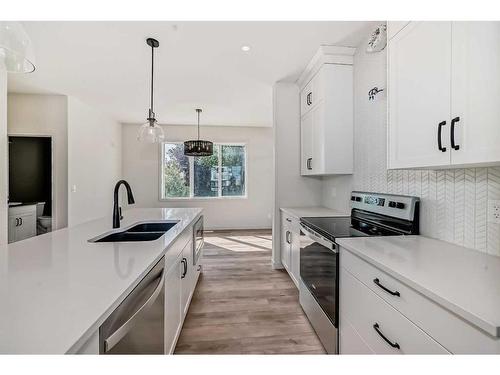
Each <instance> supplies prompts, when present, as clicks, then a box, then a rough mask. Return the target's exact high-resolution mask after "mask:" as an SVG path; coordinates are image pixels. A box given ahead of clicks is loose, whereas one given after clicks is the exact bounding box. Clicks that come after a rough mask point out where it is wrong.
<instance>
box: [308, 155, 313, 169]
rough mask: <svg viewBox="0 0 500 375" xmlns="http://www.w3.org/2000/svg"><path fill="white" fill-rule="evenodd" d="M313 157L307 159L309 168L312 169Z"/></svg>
mask: <svg viewBox="0 0 500 375" xmlns="http://www.w3.org/2000/svg"><path fill="white" fill-rule="evenodd" d="M312 160H313V159H312V158H309V159H307V169H308V170H311V169H312Z"/></svg>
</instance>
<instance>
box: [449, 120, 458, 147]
mask: <svg viewBox="0 0 500 375" xmlns="http://www.w3.org/2000/svg"><path fill="white" fill-rule="evenodd" d="M459 121H460V117H455V118H454V119H453V120H451V129H450V137H451V139H450V140H451V142H450V143H451V148H452V149H454V150H459V149H460V146H459V145H456V144H455V124H456V123H457V122H459Z"/></svg>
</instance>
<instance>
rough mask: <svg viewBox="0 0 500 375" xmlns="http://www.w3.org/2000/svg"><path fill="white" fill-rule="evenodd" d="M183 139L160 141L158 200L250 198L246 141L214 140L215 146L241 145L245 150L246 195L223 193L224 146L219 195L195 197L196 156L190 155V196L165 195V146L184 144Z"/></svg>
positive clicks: (220, 153) (220, 166) (220, 163)
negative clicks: (170, 196) (169, 196)
mask: <svg viewBox="0 0 500 375" xmlns="http://www.w3.org/2000/svg"><path fill="white" fill-rule="evenodd" d="M183 143H184V142H182V141H164V142H160V144H159V147H158V154H159V160H158V177H159V178H158V180H159V184H158V200H159V201H160V202H167V201H168V202H172V201H203V200H208V201H213V200H225V199H229V200H238V199H248V147H247V143H246V142H214V147H215V146H241V147H243V149H244V152H245V195H224V196H223V195H222V173H220V171H222V147H221V148H220V152H219V164H218V167H219V178H218V181H217V182H218V191H217V196H214V197H195V196H193V195H192V194H194V158H195V157H194V156H188V160H189V197H172V198H168V197H163V188H164V186H165V185H164V174H163V161H164V159H163V154H164V147H165V145H166V144H183Z"/></svg>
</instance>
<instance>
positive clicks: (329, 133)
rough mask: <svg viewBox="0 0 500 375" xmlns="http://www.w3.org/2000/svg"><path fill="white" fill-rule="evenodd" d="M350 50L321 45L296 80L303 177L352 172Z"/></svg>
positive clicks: (352, 50)
mask: <svg viewBox="0 0 500 375" xmlns="http://www.w3.org/2000/svg"><path fill="white" fill-rule="evenodd" d="M354 51H355V50H354V49H353V48H348V47H331V46H322V47H321V48H320V49H319V51H318V53H317V54H316V55H315V56H314V58H313V59H312V60H311V62H310V63H309V65H308V67H307V68H306V70H305V71H304V73H303V74H302V75H301V77H300V78H299V80H298V84H299V86H300V87H301V92H300V103H301V104H300V106H301V175H303V176H307V175H312V176H321V175H331V174H351V173H352V171H353V66H352V64H353V55H354Z"/></svg>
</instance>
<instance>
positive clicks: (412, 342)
mask: <svg viewBox="0 0 500 375" xmlns="http://www.w3.org/2000/svg"><path fill="white" fill-rule="evenodd" d="M340 265H341V267H340V302H339V308H340V321H339V326H340V353H341V354H358V353H359V354H360V352H363V351H364V350H366V347H367V348H368V349H369V350H370V351H372V352H374V353H413V354H417V353H422V354H423V353H429V354H430V353H453V354H498V353H500V340H499V339H498V338H496V337H492V336H490V335H488V334H487V333H485V332H484V331H482V330H480V329H478V328H477V327H475V326H473V325H471V324H470V323H468V322H466V321H465V320H463V319H461V318H459V317H458V316H457V315H455V314H453V313H452V312H450V311H449V310H447V309H445V308H443V307H441V306H440V305H439V304H437V303H436V302H434V301H432V300H430V299H429V298H427V297H426V296H424V295H423V294H421V293H419V292H417V291H415V290H414V289H412V288H410V287H408V286H407V285H406V284H405V283H403V282H401V281H399V280H397V279H396V278H394V277H392V276H391V275H389V274H387V273H386V272H384V271H382V270H380V269H379V268H377V267H376V266H374V265H372V264H371V263H369V262H367V261H365V260H364V259H361V258H360V257H358V256H356V255H354V254H353V253H351V252H350V251H348V250H345V249H344V248H342V247H341V248H340ZM376 323H378V329H379V331H380V332H381V333H382V334H384V335H385V336H386V338H387V339H388V340H389V341H391V342H392V343H396V342H397V343H398V344H399V345H400V349H397V348H393V347H391V345H390V344H389V343H388V342H386V341H385V340H384V339H383V338H382V337H381V335H380V334H379V333H377V332H376V330H375V329H374V327H373V325H374V324H376Z"/></svg>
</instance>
